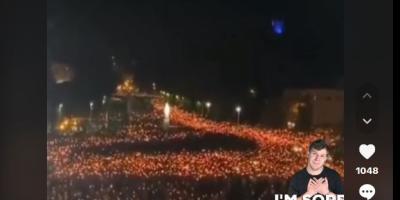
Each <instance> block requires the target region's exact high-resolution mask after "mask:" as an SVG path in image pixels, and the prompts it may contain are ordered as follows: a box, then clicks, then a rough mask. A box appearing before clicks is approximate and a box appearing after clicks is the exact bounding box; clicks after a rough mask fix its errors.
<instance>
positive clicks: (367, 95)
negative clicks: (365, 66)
mask: <svg viewBox="0 0 400 200" xmlns="http://www.w3.org/2000/svg"><path fill="white" fill-rule="evenodd" d="M362 98H363V99H367V98H368V99H371V98H372V96H371V94H370V93H368V92H367V93H365V94H364V95H363V96H362Z"/></svg>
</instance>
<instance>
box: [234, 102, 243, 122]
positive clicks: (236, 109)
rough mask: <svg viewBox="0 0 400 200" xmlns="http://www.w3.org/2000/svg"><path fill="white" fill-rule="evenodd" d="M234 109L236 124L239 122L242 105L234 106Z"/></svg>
mask: <svg viewBox="0 0 400 200" xmlns="http://www.w3.org/2000/svg"><path fill="white" fill-rule="evenodd" d="M235 111H236V113H237V124H239V123H240V112H242V107H240V106H236V108H235Z"/></svg>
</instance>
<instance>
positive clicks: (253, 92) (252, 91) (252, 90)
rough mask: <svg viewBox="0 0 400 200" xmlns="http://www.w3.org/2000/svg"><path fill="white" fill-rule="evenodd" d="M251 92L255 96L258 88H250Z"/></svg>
mask: <svg viewBox="0 0 400 200" xmlns="http://www.w3.org/2000/svg"><path fill="white" fill-rule="evenodd" d="M249 92H250V94H251V96H252V97H255V96H256V90H255V89H253V88H250V90H249Z"/></svg>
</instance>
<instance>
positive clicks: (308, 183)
mask: <svg viewBox="0 0 400 200" xmlns="http://www.w3.org/2000/svg"><path fill="white" fill-rule="evenodd" d="M327 156H328V146H327V144H326V143H325V141H324V140H316V141H314V142H312V143H311V144H310V146H309V148H308V162H307V166H306V167H305V168H303V169H302V170H300V171H298V172H297V173H296V174H295V175H294V176H293V177H292V179H291V181H290V184H289V192H288V193H289V194H290V195H297V199H298V200H302V199H303V196H309V197H312V196H314V195H317V194H320V195H324V196H327V195H338V194H343V185H342V183H341V179H340V175H339V174H338V173H337V172H336V171H335V170H333V169H330V168H328V167H326V166H324V165H325V162H326V160H327Z"/></svg>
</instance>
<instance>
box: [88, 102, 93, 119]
mask: <svg viewBox="0 0 400 200" xmlns="http://www.w3.org/2000/svg"><path fill="white" fill-rule="evenodd" d="M89 109H90V112H89V120H90V121H92V117H93V110H94V102H93V101H90V102H89Z"/></svg>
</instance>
